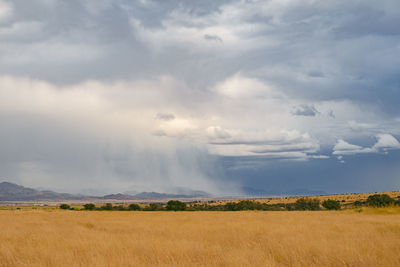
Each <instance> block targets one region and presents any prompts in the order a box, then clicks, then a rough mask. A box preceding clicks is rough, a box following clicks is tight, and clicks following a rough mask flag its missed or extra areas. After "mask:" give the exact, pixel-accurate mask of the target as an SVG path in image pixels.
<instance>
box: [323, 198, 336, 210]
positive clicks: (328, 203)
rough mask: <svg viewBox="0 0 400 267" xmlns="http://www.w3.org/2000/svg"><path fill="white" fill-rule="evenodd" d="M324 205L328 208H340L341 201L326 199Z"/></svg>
mask: <svg viewBox="0 0 400 267" xmlns="http://www.w3.org/2000/svg"><path fill="white" fill-rule="evenodd" d="M322 206H323V207H324V208H325V209H327V210H340V202H339V201H338V200H332V199H328V200H324V201H323V202H322Z"/></svg>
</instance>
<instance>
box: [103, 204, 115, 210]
mask: <svg viewBox="0 0 400 267" xmlns="http://www.w3.org/2000/svg"><path fill="white" fill-rule="evenodd" d="M100 209H102V210H112V209H113V205H112V204H111V203H106V204H105V205H104V206H101V207H100Z"/></svg>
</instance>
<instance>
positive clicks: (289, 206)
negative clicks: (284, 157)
mask: <svg viewBox="0 0 400 267" xmlns="http://www.w3.org/2000/svg"><path fill="white" fill-rule="evenodd" d="M391 205H400V196H398V197H397V199H394V198H392V197H390V196H389V195H387V194H374V195H370V196H369V197H368V198H367V199H366V200H365V201H360V200H355V201H353V202H348V203H345V204H344V205H342V204H341V202H340V201H339V200H333V199H326V200H324V201H322V203H321V201H320V200H319V199H318V198H299V199H297V200H296V201H295V202H293V203H274V204H268V203H265V202H260V201H256V200H240V201H236V202H233V201H231V202H226V203H222V204H215V203H214V201H209V202H200V201H194V202H189V203H185V202H182V201H179V200H170V201H168V202H167V203H166V204H164V203H149V204H148V205H139V204H130V205H112V203H106V204H105V205H102V206H96V205H95V204H93V203H87V204H84V205H83V207H71V206H70V205H68V204H61V205H60V206H59V207H60V209H66V210H68V209H69V210H117V211H141V210H142V211H184V210H186V211H241V210H264V211H293V210H322V209H326V210H340V209H342V208H345V209H348V208H360V207H362V206H368V207H387V206H391Z"/></svg>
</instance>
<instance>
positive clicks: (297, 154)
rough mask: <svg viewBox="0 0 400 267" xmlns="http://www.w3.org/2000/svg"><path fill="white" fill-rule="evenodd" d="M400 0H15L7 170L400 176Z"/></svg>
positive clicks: (269, 181) (175, 181)
mask: <svg viewBox="0 0 400 267" xmlns="http://www.w3.org/2000/svg"><path fill="white" fill-rule="evenodd" d="M398 25H400V2H399V1H398V0H383V1H372V0H353V1H342V0H339V1H338V0H335V1H333V0H324V1H315V0H301V1H300V0H266V1H251V0H247V1H229V0H227V1H217V0H212V1H211V0H203V1H194V0H193V1H187V0H186V1H183V0H182V1H178V0H163V1H162V0H159V1H148V0H138V1H130V0H129V1H128V0H79V1H78V0H69V1H62V0H31V1H25V0H0V180H4V181H9V182H14V183H18V184H22V185H24V186H30V187H35V188H46V189H51V190H56V191H62V192H71V193H87V194H88V193H90V194H105V193H116V192H125V191H159V192H177V191H179V190H184V189H192V190H203V191H207V192H210V193H213V194H240V193H241V188H243V187H252V188H255V189H262V190H270V191H274V190H275V191H277V192H278V191H280V192H286V191H290V190H296V189H308V190H321V191H325V192H327V193H339V192H374V191H392V190H400V164H399V163H400V143H399V141H400V105H399V104H400V56H399V55H400V27H398Z"/></svg>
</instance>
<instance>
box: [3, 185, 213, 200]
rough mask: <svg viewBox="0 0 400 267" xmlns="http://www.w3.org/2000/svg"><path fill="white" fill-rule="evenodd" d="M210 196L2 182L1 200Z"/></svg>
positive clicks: (191, 192) (136, 198) (198, 192)
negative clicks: (64, 189)
mask: <svg viewBox="0 0 400 267" xmlns="http://www.w3.org/2000/svg"><path fill="white" fill-rule="evenodd" d="M200 197H210V194H208V193H207V192H204V191H187V194H167V193H158V192H141V193H137V194H126V193H125V194H122V193H118V194H109V195H104V196H100V197H99V196H86V195H74V194H68V193H57V192H53V191H49V190H37V189H33V188H28V187H24V186H21V185H17V184H14V183H9V182H1V183H0V201H45V200H48V201H61V200H107V199H109V200H141V199H170V198H200Z"/></svg>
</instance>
